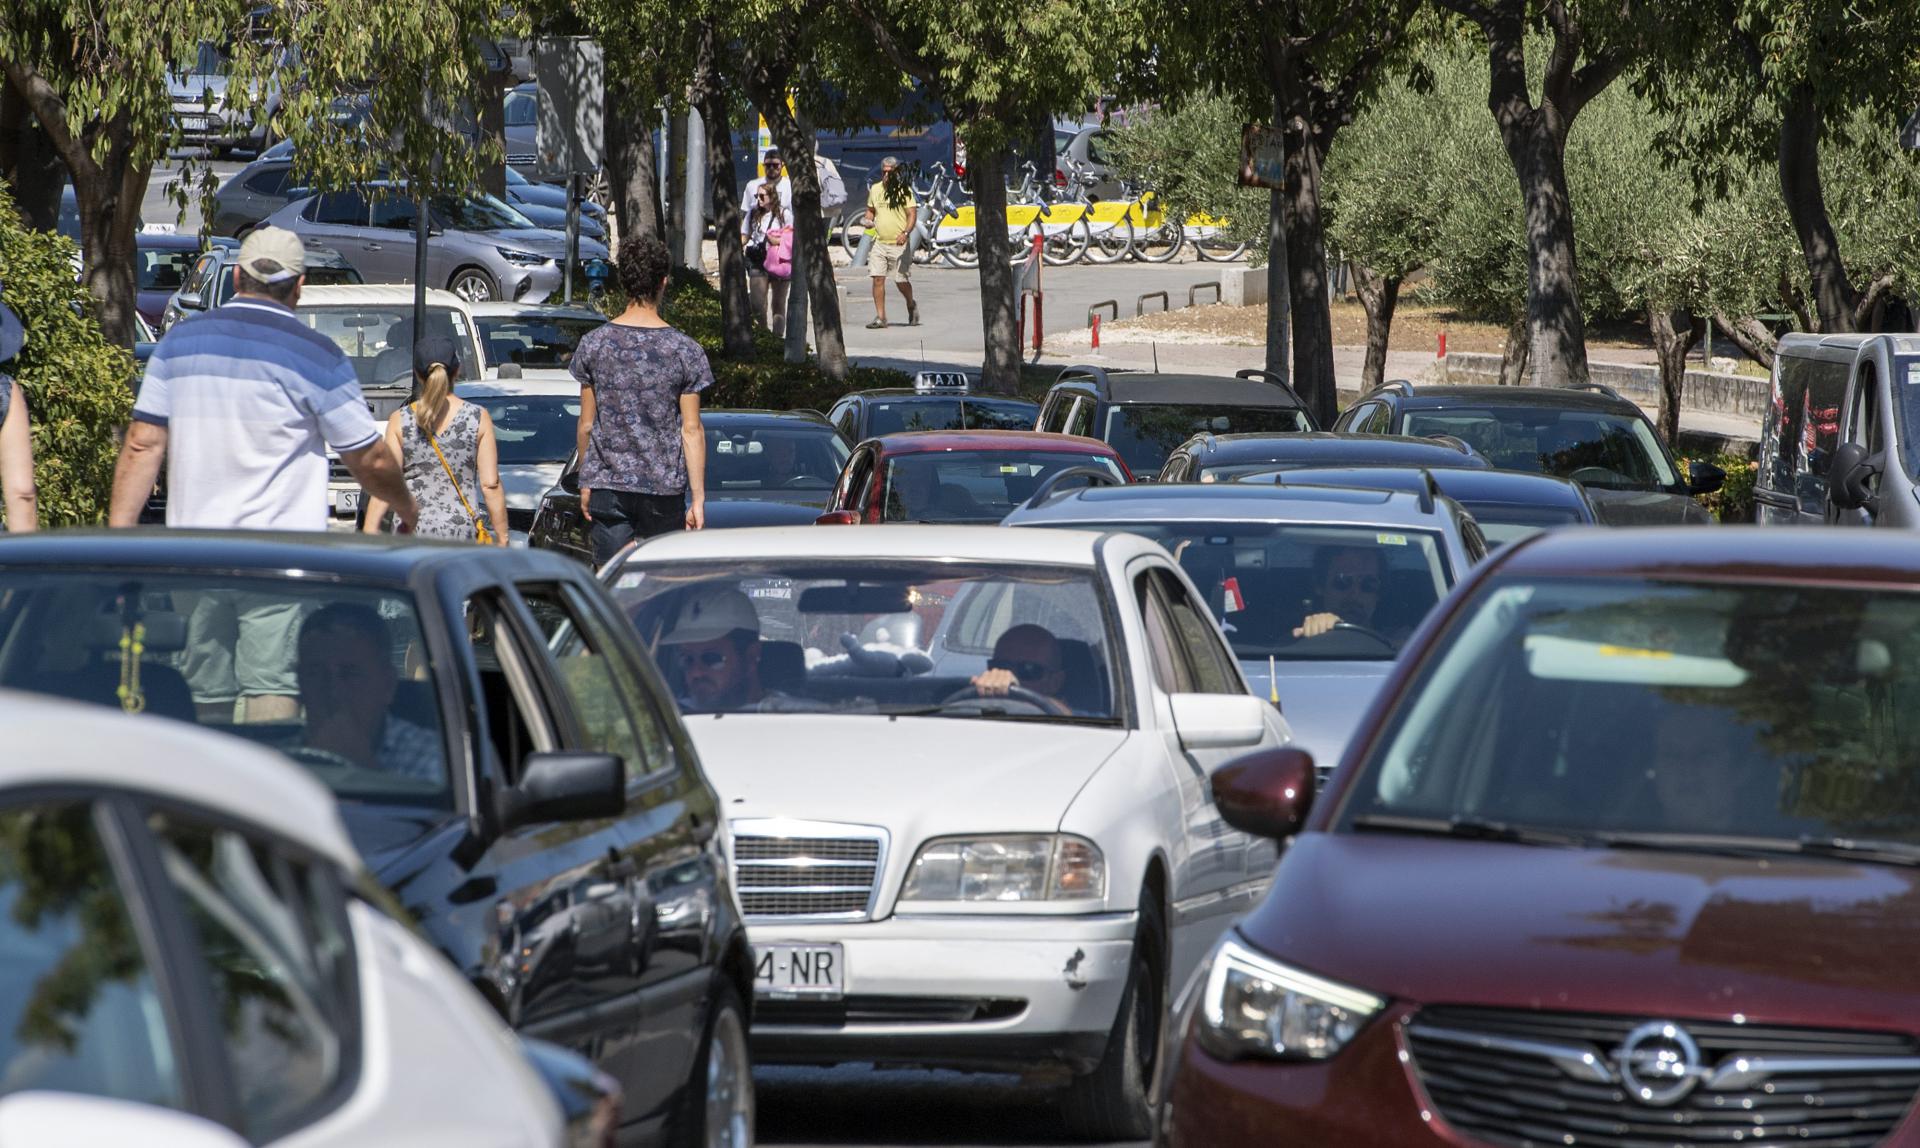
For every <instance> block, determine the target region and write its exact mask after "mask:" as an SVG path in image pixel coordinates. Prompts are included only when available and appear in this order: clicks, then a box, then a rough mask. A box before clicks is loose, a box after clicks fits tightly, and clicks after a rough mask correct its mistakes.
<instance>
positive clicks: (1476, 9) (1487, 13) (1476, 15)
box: [1434, 0, 1493, 29]
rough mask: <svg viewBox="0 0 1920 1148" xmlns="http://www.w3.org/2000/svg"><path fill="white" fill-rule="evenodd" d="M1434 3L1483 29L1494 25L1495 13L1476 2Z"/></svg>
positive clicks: (1440, 0)
mask: <svg viewBox="0 0 1920 1148" xmlns="http://www.w3.org/2000/svg"><path fill="white" fill-rule="evenodd" d="M1434 3H1436V4H1438V5H1439V6H1440V7H1442V8H1445V9H1446V10H1447V11H1449V12H1453V13H1455V14H1456V15H1460V16H1465V17H1466V18H1467V19H1469V20H1471V21H1473V22H1474V23H1475V24H1478V25H1480V27H1481V28H1483V29H1484V28H1485V27H1486V26H1487V25H1489V24H1491V23H1493V11H1492V10H1491V9H1489V8H1488V7H1487V6H1486V5H1484V4H1480V3H1477V2H1476V0H1434Z"/></svg>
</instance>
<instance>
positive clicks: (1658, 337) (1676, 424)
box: [1647, 307, 1707, 447]
mask: <svg viewBox="0 0 1920 1148" xmlns="http://www.w3.org/2000/svg"><path fill="white" fill-rule="evenodd" d="M1647 330H1648V332H1649V333H1651V334H1652V335H1653V353H1654V358H1655V360H1656V361H1657V362H1658V363H1659V366H1660V413H1659V414H1658V415H1657V416H1656V417H1655V418H1654V420H1653V425H1654V429H1655V430H1658V431H1659V432H1660V437H1661V438H1662V439H1663V440H1665V441H1666V444H1667V446H1668V447H1674V446H1677V445H1678V444H1679V442H1680V403H1681V398H1682V395H1683V394H1684V393H1685V390H1686V382H1687V352H1689V351H1691V350H1693V347H1694V344H1696V343H1698V342H1699V341H1700V340H1701V339H1702V338H1703V337H1704V336H1705V335H1706V333H1707V318H1706V316H1705V315H1696V314H1694V313H1692V312H1691V311H1675V312H1669V311H1665V310H1662V309H1661V308H1659V307H1649V308H1647Z"/></svg>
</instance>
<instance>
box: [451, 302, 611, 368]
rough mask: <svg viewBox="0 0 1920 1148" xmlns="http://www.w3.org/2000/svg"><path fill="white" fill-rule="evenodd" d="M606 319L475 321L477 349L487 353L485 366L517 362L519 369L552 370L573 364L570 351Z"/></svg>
mask: <svg viewBox="0 0 1920 1148" xmlns="http://www.w3.org/2000/svg"><path fill="white" fill-rule="evenodd" d="M605 322H606V320H605V319H589V318H585V317H581V318H573V317H555V316H550V315H537V314H535V315H510V316H499V317H493V316H489V317H485V318H476V319H475V320H474V321H473V323H474V326H476V327H478V328H480V346H481V348H482V349H484V350H485V351H486V353H487V365H488V366H490V367H497V366H499V365H500V364H502V363H518V364H520V365H521V366H522V367H533V368H535V369H547V370H553V369H558V368H562V367H565V366H566V365H567V364H569V363H571V362H572V361H573V350H574V348H575V347H578V346H579V345H580V340H581V339H582V338H584V337H585V336H586V334H587V332H588V331H592V330H594V329H595V328H597V327H600V326H601V325H602V324H604V323H605Z"/></svg>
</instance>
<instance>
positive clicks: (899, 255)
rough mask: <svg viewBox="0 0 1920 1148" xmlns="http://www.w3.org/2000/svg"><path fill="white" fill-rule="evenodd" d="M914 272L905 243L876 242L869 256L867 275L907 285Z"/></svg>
mask: <svg viewBox="0 0 1920 1148" xmlns="http://www.w3.org/2000/svg"><path fill="white" fill-rule="evenodd" d="M912 272H913V260H911V259H909V258H907V245H906V244H905V243H881V242H878V241H876V242H875V243H874V245H873V251H872V252H870V253H869V254H868V255H867V274H868V275H871V276H873V277H874V278H875V279H889V278H890V279H892V280H893V281H894V282H895V283H905V282H906V281H907V277H908V276H909V275H910V274H912Z"/></svg>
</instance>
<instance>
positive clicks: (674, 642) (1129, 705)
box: [604, 525, 1289, 1139]
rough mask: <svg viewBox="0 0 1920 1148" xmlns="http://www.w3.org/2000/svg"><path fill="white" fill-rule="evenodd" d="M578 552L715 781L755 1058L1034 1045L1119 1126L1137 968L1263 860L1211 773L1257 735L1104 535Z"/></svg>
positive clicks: (1270, 723) (786, 537)
mask: <svg viewBox="0 0 1920 1148" xmlns="http://www.w3.org/2000/svg"><path fill="white" fill-rule="evenodd" d="M604 577H605V578H606V579H607V581H608V582H609V583H610V585H611V587H612V588H613V590H614V592H615V595H616V596H617V597H618V598H619V599H620V601H621V603H622V605H623V607H624V609H625V610H626V611H627V613H628V615H629V617H630V618H631V619H632V620H633V622H634V624H635V626H636V627H637V628H638V629H639V632H640V634H641V636H642V638H643V639H644V640H645V641H646V643H647V645H648V646H649V647H650V648H651V649H653V650H654V651H655V652H656V656H657V657H658V659H659V662H660V665H661V668H662V669H663V670H664V672H665V673H666V675H667V679H668V681H669V682H670V683H672V685H673V686H674V688H675V690H676V693H677V695H678V696H679V697H680V698H681V705H682V708H683V709H685V710H686V711H687V713H688V716H687V728H688V730H689V732H691V734H692V735H693V739H694V742H695V743H696V745H697V746H698V748H699V751H700V759H701V761H702V763H703V764H704V765H705V766H706V767H707V769H708V772H709V773H710V775H711V776H712V777H713V780H714V784H715V786H716V787H717V788H718V789H719V791H720V794H721V797H722V798H723V800H724V801H725V802H726V803H727V809H728V815H729V820H730V824H731V830H732V850H733V854H732V856H733V864H734V869H735V874H736V887H737V889H738V891H739V894H740V899H741V903H742V906H743V908H744V910H745V912H746V915H747V921H748V933H749V935H750V937H751V938H752V941H753V945H754V950H755V954H756V960H757V963H758V985H757V988H758V990H759V1000H758V1002H757V1003H756V1006H755V1011H754V1025H753V1040H754V1048H755V1052H756V1055H757V1056H758V1058H759V1059H760V1060H761V1061H763V1062H801V1063H838V1062H878V1063H888V1064H913V1065H927V1066H942V1067H955V1068H963V1069H964V1068H977V1069H990V1070H1015V1071H1033V1070H1035V1069H1040V1070H1042V1071H1051V1072H1054V1073H1057V1074H1058V1075H1059V1076H1060V1077H1061V1078H1062V1079H1063V1080H1066V1081H1069V1082H1070V1085H1069V1090H1068V1094H1067V1098H1066V1099H1067V1104H1066V1111H1067V1114H1068V1117H1069V1120H1070V1122H1071V1123H1072V1124H1073V1125H1074V1127H1075V1129H1076V1130H1077V1131H1079V1132H1082V1133H1085V1134H1088V1135H1091V1136H1096V1137H1102V1138H1108V1139H1127V1138H1139V1137H1144V1136H1146V1135H1147V1133H1148V1131H1149V1126H1148V1112H1149V1110H1150V1109H1149V1106H1150V1103H1151V1101H1152V1099H1153V1098H1154V1096H1155V1094H1156V1091H1157V1085H1158V1077H1159V1059H1158V1054H1159V1044H1160V1041H1159V1033H1160V1028H1161V1025H1162V1024H1163V1022H1164V1018H1165V1014H1166V1003H1167V999H1168V985H1169V984H1178V983H1181V981H1182V980H1184V978H1185V977H1186V976H1187V975H1188V973H1189V972H1190V971H1191V970H1192V969H1193V968H1194V967H1195V965H1196V964H1197V962H1198V961H1199V960H1200V958H1201V957H1202V956H1203V955H1204V954H1205V953H1206V951H1207V950H1208V948H1209V946H1211V945H1212V944H1213V942H1214V941H1215V940H1216V939H1217V937H1218V936H1219V935H1220V933H1221V932H1222V930H1223V929H1224V928H1225V927H1226V925H1227V923H1228V922H1229V921H1230V920H1231V919H1232V918H1233V917H1234V916H1235V915H1236V914H1237V913H1239V912H1240V911H1242V910H1243V909H1244V908H1246V907H1247V906H1249V905H1250V904H1251V903H1252V902H1253V901H1254V900H1255V899H1257V897H1258V896H1259V895H1260V893H1261V892H1262V891H1263V890H1264V888H1265V886H1266V884H1267V879H1268V873H1269V871H1270V869H1271V867H1272V865H1271V862H1272V853H1271V850H1270V849H1267V848H1264V847H1257V846H1255V845H1254V844H1253V843H1252V842H1251V841H1250V840H1249V839H1248V838H1247V837H1246V836H1245V835H1244V834H1242V833H1240V832H1239V831H1237V830H1234V829H1232V828H1230V827H1229V826H1227V824H1226V823H1225V822H1224V821H1222V820H1221V818H1220V814H1219V812H1218V810H1216V808H1215V807H1214V803H1213V800H1212V793H1211V788H1210V784H1209V781H1210V777H1211V775H1212V773H1213V772H1214V771H1215V770H1216V769H1217V768H1218V767H1219V766H1221V765H1223V764H1224V763H1226V762H1227V761H1228V760H1230V759H1232V758H1234V757H1236V756H1238V755H1239V754H1242V753H1245V752H1249V751H1251V750H1255V749H1260V748H1265V747H1271V746H1274V745H1277V744H1279V743H1281V742H1283V741H1286V740H1287V739H1288V736H1289V735H1288V730H1287V726H1286V723H1285V722H1284V721H1283V720H1282V718H1281V717H1280V715H1279V713H1278V712H1277V711H1276V710H1274V708H1273V707H1272V706H1271V705H1269V704H1268V703H1267V702H1266V701H1265V700H1264V699H1262V698H1258V697H1255V696H1252V695H1251V694H1249V693H1248V691H1247V685H1246V682H1245V680H1244V679H1243V678H1242V676H1241V672H1240V668H1239V665H1238V663H1237V662H1236V661H1235V660H1234V657H1233V654H1232V652H1231V651H1230V650H1229V649H1228V647H1227V644H1226V642H1225V641H1224V640H1223V639H1222V637H1221V633H1220V629H1219V627H1218V625H1217V624H1216V623H1215V622H1214V620H1213V618H1212V616H1211V615H1210V614H1209V613H1208V612H1207V610H1206V608H1205V606H1204V605H1203V604H1202V602H1201V600H1200V598H1199V596H1198V595H1197V594H1196V593H1195V591H1194V588H1193V585H1192V583H1190V582H1189V581H1188V579H1187V576H1186V575H1185V574H1183V573H1182V572H1181V570H1180V567H1179V565H1178V564H1177V563H1176V562H1175V561H1174V560H1173V558H1172V557H1171V556H1170V555H1169V554H1168V553H1167V552H1166V551H1165V550H1163V549H1161V548H1160V547H1159V546H1157V545H1155V544H1154V543H1152V542H1148V541H1146V540H1144V539H1141V538H1138V537H1135V536H1133V535H1127V534H1092V533H1086V532H1078V531H1051V530H1017V531H1015V530H996V529H990V528H980V527H938V526H909V525H901V526H890V527H888V528H886V529H884V530H858V531H840V530H823V529H820V528H817V527H784V528H770V529H760V530H730V531H726V532H724V533H715V532H703V533H694V534H676V535H669V536H666V537H662V538H658V539H655V540H653V541H651V542H649V543H646V544H645V545H643V546H640V547H639V548H637V549H633V550H629V551H628V552H627V553H626V554H624V555H623V556H621V557H619V558H616V560H615V561H614V562H612V563H610V564H609V566H608V568H607V569H606V571H605V572H604Z"/></svg>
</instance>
